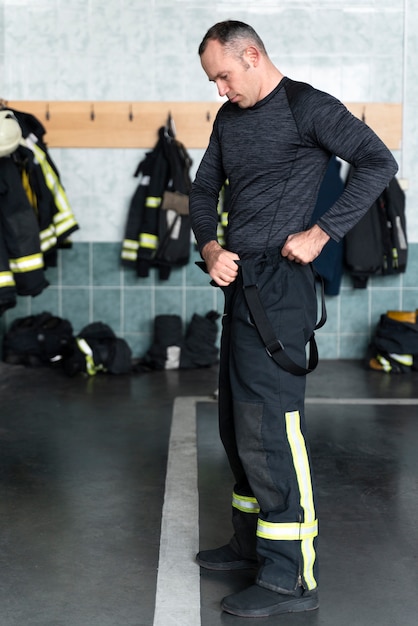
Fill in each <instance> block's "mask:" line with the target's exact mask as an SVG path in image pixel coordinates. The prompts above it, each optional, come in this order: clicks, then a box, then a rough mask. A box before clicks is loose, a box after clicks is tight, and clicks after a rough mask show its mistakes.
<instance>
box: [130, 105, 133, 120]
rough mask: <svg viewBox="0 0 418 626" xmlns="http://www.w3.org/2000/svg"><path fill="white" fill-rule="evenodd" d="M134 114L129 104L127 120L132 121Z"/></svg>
mask: <svg viewBox="0 0 418 626" xmlns="http://www.w3.org/2000/svg"><path fill="white" fill-rule="evenodd" d="M133 119H134V114H133V112H132V104H130V105H129V121H130V122H133Z"/></svg>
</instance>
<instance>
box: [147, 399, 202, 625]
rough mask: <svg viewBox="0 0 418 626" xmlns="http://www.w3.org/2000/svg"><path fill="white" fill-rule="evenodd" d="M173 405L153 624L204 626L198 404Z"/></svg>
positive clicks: (180, 401) (178, 402) (193, 401)
mask: <svg viewBox="0 0 418 626" xmlns="http://www.w3.org/2000/svg"><path fill="white" fill-rule="evenodd" d="M206 400H207V401H209V400H210V398H205V397H193V396H191V397H190V396H189V397H178V398H176V399H175V401H174V407H173V417H172V424H171V434H170V443H169V451H168V460H167V476H166V483H165V496H164V504H163V512H162V521H161V540H160V557H159V564H158V578H157V592H156V599H155V613H154V626H172V625H176V626H200V624H201V619H200V569H199V566H198V565H197V564H196V562H195V560H194V557H195V555H196V552H197V551H198V549H199V495H198V487H197V441H196V403H197V402H198V401H200V402H202V401H206Z"/></svg>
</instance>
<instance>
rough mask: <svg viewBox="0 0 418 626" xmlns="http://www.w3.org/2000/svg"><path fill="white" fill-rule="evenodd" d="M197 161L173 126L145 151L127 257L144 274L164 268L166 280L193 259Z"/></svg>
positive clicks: (127, 235) (129, 221)
mask: <svg viewBox="0 0 418 626" xmlns="http://www.w3.org/2000/svg"><path fill="white" fill-rule="evenodd" d="M191 164H192V161H191V159H190V157H189V155H188V153H187V150H186V149H185V147H184V146H183V145H182V144H181V143H180V142H179V141H177V140H176V139H175V137H174V134H173V133H172V131H171V130H170V128H169V127H168V126H165V127H162V128H160V129H159V131H158V141H157V143H156V145H155V147H154V149H153V150H152V151H150V152H148V153H147V154H146V155H145V158H144V159H143V160H142V161H141V163H140V164H139V166H138V168H137V171H136V172H135V176H140V181H139V184H138V187H137V189H136V191H135V193H134V195H133V197H132V200H131V202H130V206H129V212H128V219H127V223H126V228H125V236H124V240H123V245H122V253H121V261H122V264H123V265H125V266H127V267H133V268H135V269H136V273H137V275H138V276H141V277H146V276H148V275H149V270H150V268H151V267H156V268H158V270H159V277H160V279H162V280H166V279H168V278H169V275H170V271H171V268H172V267H179V266H182V265H185V264H187V263H188V261H189V255H190V240H191V226H190V218H189V199H188V195H189V192H190V189H191V178H190V173H189V172H190V167H191Z"/></svg>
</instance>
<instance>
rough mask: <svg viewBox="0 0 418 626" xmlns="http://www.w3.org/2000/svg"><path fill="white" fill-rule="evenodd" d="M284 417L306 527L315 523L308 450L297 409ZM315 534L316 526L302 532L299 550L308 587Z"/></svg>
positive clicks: (313, 583) (310, 585) (312, 580)
mask: <svg viewBox="0 0 418 626" xmlns="http://www.w3.org/2000/svg"><path fill="white" fill-rule="evenodd" d="M285 419H286V432H287V438H288V441H289V445H290V449H291V451H292V458H293V464H294V468H295V472H296V477H297V481H298V486H299V492H300V506H301V508H302V510H303V512H304V520H303V522H304V523H303V524H301V526H302V527H305V528H306V527H309V526H312V525H315V524H317V520H316V513H315V506H314V498H313V489H312V479H311V470H310V464H309V458H308V452H307V449H306V444H305V439H304V436H303V434H302V430H301V426H300V414H299V411H290V412H288V413H286V414H285ZM317 534H318V528H317V527H316V533H315V534H313V535H309V536H308V537H306V538H305V537H303V534H302V539H301V550H302V555H303V564H302V567H303V571H302V576H303V578H304V580H305V581H306V584H307V586H308V589H314V588H315V587H316V585H317V583H316V580H315V577H314V574H313V568H314V563H315V558H316V554H315V547H314V538H315V536H316V535H317Z"/></svg>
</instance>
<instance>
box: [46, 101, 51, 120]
mask: <svg viewBox="0 0 418 626" xmlns="http://www.w3.org/2000/svg"><path fill="white" fill-rule="evenodd" d="M45 119H46V120H47V121H48V122H49V120H50V119H51V114H50V112H49V102H47V103H46V107H45Z"/></svg>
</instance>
